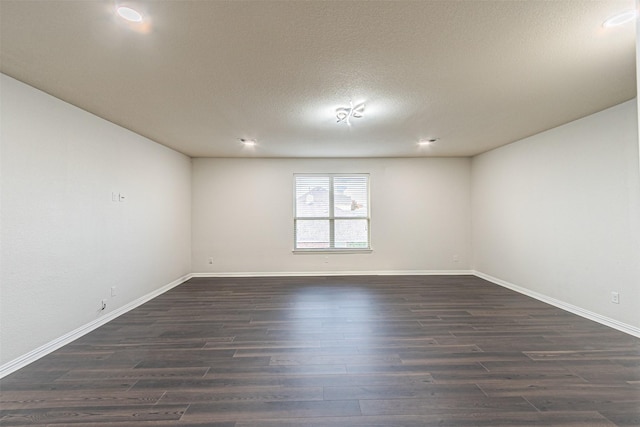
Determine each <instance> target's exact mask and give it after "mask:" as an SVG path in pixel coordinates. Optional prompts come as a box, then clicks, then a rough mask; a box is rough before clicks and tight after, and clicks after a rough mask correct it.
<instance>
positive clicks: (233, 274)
mask: <svg viewBox="0 0 640 427" xmlns="http://www.w3.org/2000/svg"><path fill="white" fill-rule="evenodd" d="M473 274H474V273H473V271H472V270H379V271H335V270H334V271H292V272H289V271H253V272H204V273H192V274H191V276H192V277H278V276H282V277H309V276H311V277H313V276H320V277H321V276H470V275H473Z"/></svg>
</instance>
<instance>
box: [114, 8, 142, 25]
mask: <svg viewBox="0 0 640 427" xmlns="http://www.w3.org/2000/svg"><path fill="white" fill-rule="evenodd" d="M116 12H118V15H120V17H121V18H123V19H126V20H127V21H130V22H142V15H141V14H140V12H138V11H137V10H134V9H131V8H130V7H127V6H120V7H118V8H117V9H116Z"/></svg>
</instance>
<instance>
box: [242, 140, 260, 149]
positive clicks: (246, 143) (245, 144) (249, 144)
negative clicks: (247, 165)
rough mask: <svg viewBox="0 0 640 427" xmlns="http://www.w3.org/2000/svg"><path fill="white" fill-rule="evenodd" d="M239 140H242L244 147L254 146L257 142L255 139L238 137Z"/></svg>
mask: <svg viewBox="0 0 640 427" xmlns="http://www.w3.org/2000/svg"><path fill="white" fill-rule="evenodd" d="M240 142H242V143H243V144H244V146H245V147H255V145H256V144H257V143H258V142H257V141H256V140H255V139H244V138H240Z"/></svg>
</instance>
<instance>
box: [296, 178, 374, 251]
mask: <svg viewBox="0 0 640 427" xmlns="http://www.w3.org/2000/svg"><path fill="white" fill-rule="evenodd" d="M298 177H318V178H319V177H326V178H329V216H328V217H298V216H297V213H298V212H297V203H296V202H297V196H296V194H297V193H296V191H297V186H296V178H298ZM340 177H366V179H367V215H366V216H364V217H336V216H335V205H334V202H335V200H334V199H335V195H334V190H335V189H334V178H340ZM336 219H338V220H366V222H367V243H368V246H367V247H364V248H336V247H335V240H336V239H335V237H336V236H335V221H336ZM298 220H321V221H329V245H330V246H332V247H328V248H298V247H297V243H298V242H297V238H296V237H297V236H296V229H297V223H298ZM293 252H294V253H322V252H325V253H368V252H372V247H371V175H370V174H369V173H294V174H293Z"/></svg>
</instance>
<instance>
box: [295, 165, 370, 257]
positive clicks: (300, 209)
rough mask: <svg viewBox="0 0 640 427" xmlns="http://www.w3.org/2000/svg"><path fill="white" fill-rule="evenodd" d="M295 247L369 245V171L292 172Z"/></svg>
mask: <svg viewBox="0 0 640 427" xmlns="http://www.w3.org/2000/svg"><path fill="white" fill-rule="evenodd" d="M294 180H295V212H294V236H295V237H294V238H295V242H294V245H295V246H294V248H295V249H297V250H314V249H315V250H334V249H335V250H348V249H369V248H370V243H369V236H370V233H369V222H370V218H369V175H367V174H357V175H355V174H354V175H334V174H327V175H298V174H296V175H294Z"/></svg>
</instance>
